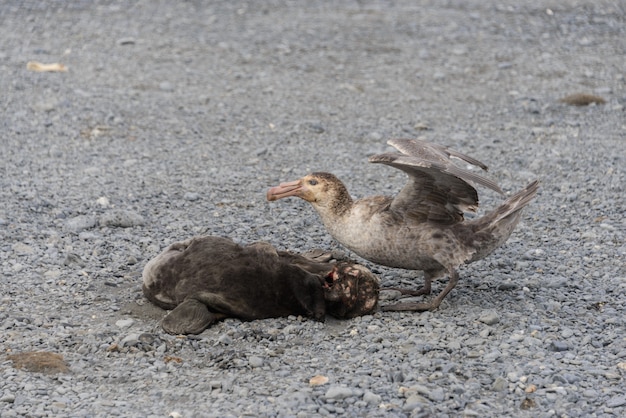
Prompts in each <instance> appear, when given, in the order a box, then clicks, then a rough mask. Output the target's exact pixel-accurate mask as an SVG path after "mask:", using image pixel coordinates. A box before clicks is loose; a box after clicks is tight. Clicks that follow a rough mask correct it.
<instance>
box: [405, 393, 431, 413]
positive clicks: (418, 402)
mask: <svg viewBox="0 0 626 418" xmlns="http://www.w3.org/2000/svg"><path fill="white" fill-rule="evenodd" d="M428 404H429V402H428V399H426V398H424V397H423V396H421V395H417V394H413V395H411V396H409V397H408V398H407V399H406V402H405V403H404V406H403V407H402V409H403V410H404V411H406V412H408V411H412V410H414V409H416V408H420V407H423V406H425V405H428Z"/></svg>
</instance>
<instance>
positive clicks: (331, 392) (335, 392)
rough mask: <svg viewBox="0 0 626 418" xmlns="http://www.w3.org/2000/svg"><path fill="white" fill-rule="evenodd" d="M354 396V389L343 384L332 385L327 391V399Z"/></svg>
mask: <svg viewBox="0 0 626 418" xmlns="http://www.w3.org/2000/svg"><path fill="white" fill-rule="evenodd" d="M350 396H352V389H350V388H347V387H343V386H331V387H329V388H328V390H327V391H326V394H325V395H324V397H325V398H326V399H344V398H348V397H350Z"/></svg>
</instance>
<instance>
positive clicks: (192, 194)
mask: <svg viewBox="0 0 626 418" xmlns="http://www.w3.org/2000/svg"><path fill="white" fill-rule="evenodd" d="M183 199H185V200H188V201H190V202H195V201H196V200H198V199H200V195H199V194H198V193H195V192H187V193H185V195H184V196H183Z"/></svg>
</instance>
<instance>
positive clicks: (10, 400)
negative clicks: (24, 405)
mask: <svg viewBox="0 0 626 418" xmlns="http://www.w3.org/2000/svg"><path fill="white" fill-rule="evenodd" d="M0 402H6V403H13V402H15V395H13V394H12V393H7V394H5V395H2V397H1V398H0Z"/></svg>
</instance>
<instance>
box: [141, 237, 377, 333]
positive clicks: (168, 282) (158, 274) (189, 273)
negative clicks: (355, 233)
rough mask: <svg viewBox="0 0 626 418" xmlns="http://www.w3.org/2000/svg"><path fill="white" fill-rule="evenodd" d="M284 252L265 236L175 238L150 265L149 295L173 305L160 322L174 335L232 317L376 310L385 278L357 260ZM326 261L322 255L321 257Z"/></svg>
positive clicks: (147, 270)
mask: <svg viewBox="0 0 626 418" xmlns="http://www.w3.org/2000/svg"><path fill="white" fill-rule="evenodd" d="M317 255H318V257H317V258H308V257H304V256H302V255H298V254H293V253H290V252H287V251H278V250H276V249H275V248H274V247H273V246H272V245H270V244H268V243H265V242H256V243H253V244H249V245H245V246H242V245H239V244H236V243H235V242H233V241H232V240H231V239H229V238H222V237H215V236H203V237H195V238H191V239H188V240H185V241H181V242H176V243H174V244H172V245H170V246H169V247H168V248H166V249H165V250H164V251H163V252H162V253H161V254H159V255H158V256H156V257H155V258H154V259H152V260H151V261H150V262H148V264H146V266H145V268H144V270H143V293H144V295H145V296H146V297H147V298H148V300H150V302H152V303H154V304H155V305H157V306H159V307H161V308H163V309H171V310H172V311H171V312H170V313H169V314H168V315H167V316H166V317H165V318H164V319H163V320H162V321H161V326H162V327H163V329H164V330H165V331H166V332H168V333H170V334H199V333H201V332H202V331H204V330H205V329H206V328H207V327H209V326H210V325H211V324H213V323H215V322H216V321H219V320H221V319H223V318H227V317H235V318H240V319H242V320H254V319H262V318H273V317H281V316H288V315H303V316H307V317H311V318H315V319H317V320H322V319H323V318H324V316H325V315H326V314H329V315H332V316H334V317H337V318H353V317H355V316H359V315H365V314H369V313H372V312H373V311H374V310H375V309H376V307H377V303H378V290H379V280H378V277H377V276H375V275H374V274H373V273H371V272H370V271H369V270H368V269H367V268H365V267H363V266H361V265H359V264H356V263H353V262H350V261H347V262H346V261H339V262H337V263H330V262H327V261H325V259H324V257H323V256H322V257H319V254H317ZM320 260H321V261H320Z"/></svg>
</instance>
